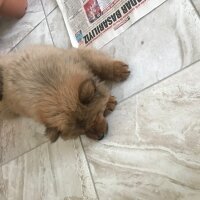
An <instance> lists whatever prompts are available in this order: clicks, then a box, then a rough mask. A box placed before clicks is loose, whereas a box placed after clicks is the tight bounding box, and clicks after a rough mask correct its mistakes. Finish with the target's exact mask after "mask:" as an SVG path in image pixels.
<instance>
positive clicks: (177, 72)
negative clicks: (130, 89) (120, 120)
mask: <svg viewBox="0 0 200 200" xmlns="http://www.w3.org/2000/svg"><path fill="white" fill-rule="evenodd" d="M198 62H200V59H198V60H196V61H195V62H193V63H191V64H189V65H187V66H186V67H184V68H180V69H179V70H178V71H176V72H174V73H172V74H170V75H169V76H167V77H165V78H163V79H161V80H158V81H157V82H155V83H153V84H151V85H149V86H147V87H145V88H143V89H141V90H139V91H138V92H135V93H133V94H132V95H130V96H128V97H126V98H124V99H122V100H121V101H119V103H118V105H119V104H121V103H123V102H124V101H126V100H127V99H129V98H132V97H133V96H136V95H138V94H140V93H142V92H143V91H146V90H148V89H149V88H151V87H153V86H155V85H157V84H159V83H161V82H163V81H165V80H167V79H169V78H171V77H172V76H174V75H177V74H179V73H180V72H182V71H184V70H186V69H188V68H189V67H191V66H192V65H194V64H196V63H198Z"/></svg>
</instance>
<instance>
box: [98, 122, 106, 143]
mask: <svg viewBox="0 0 200 200" xmlns="http://www.w3.org/2000/svg"><path fill="white" fill-rule="evenodd" d="M107 133H108V124H106V130H105V133H103V134H102V135H101V136H99V138H98V140H102V139H103V138H104V136H105V134H107Z"/></svg>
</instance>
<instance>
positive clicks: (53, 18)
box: [47, 8, 71, 48]
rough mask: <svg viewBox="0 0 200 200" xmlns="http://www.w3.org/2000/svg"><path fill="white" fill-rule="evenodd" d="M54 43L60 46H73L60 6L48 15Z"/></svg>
mask: <svg viewBox="0 0 200 200" xmlns="http://www.w3.org/2000/svg"><path fill="white" fill-rule="evenodd" d="M47 20H48V23H49V28H50V31H51V35H52V38H53V42H54V45H55V46H56V47H60V48H69V47H71V42H70V39H69V36H68V32H67V29H66V26H65V23H64V20H63V17H62V14H61V12H60V9H59V8H56V9H55V10H54V11H53V12H52V13H51V14H50V15H49V16H48V17H47Z"/></svg>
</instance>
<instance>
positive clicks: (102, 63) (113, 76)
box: [77, 48, 130, 81]
mask: <svg viewBox="0 0 200 200" xmlns="http://www.w3.org/2000/svg"><path fill="white" fill-rule="evenodd" d="M77 51H78V54H79V56H80V57H81V58H82V59H83V60H84V61H85V62H86V63H87V65H88V66H89V68H90V69H91V71H92V72H93V73H94V74H95V75H96V76H98V77H99V78H100V79H102V80H109V81H123V80H126V79H127V78H128V76H129V74H130V71H129V68H128V65H127V64H125V63H123V62H121V61H118V60H113V59H111V58H109V57H108V56H106V55H105V54H103V53H102V52H100V51H97V50H94V49H89V48H79V49H78V50H77Z"/></svg>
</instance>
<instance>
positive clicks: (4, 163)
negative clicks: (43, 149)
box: [0, 141, 48, 167]
mask: <svg viewBox="0 0 200 200" xmlns="http://www.w3.org/2000/svg"><path fill="white" fill-rule="evenodd" d="M46 143H48V141H45V142H43V143H41V144H39V145H37V146H35V147H33V148H31V149H29V150H28V151H25V152H23V153H21V154H19V155H18V156H16V157H14V158H11V159H10V160H8V161H6V162H3V163H2V164H0V167H3V166H4V165H6V164H8V163H9V162H11V161H13V160H16V159H18V158H19V157H22V156H23V155H25V154H27V153H29V152H31V151H33V150H35V149H37V148H38V147H40V146H42V145H44V144H46Z"/></svg>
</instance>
